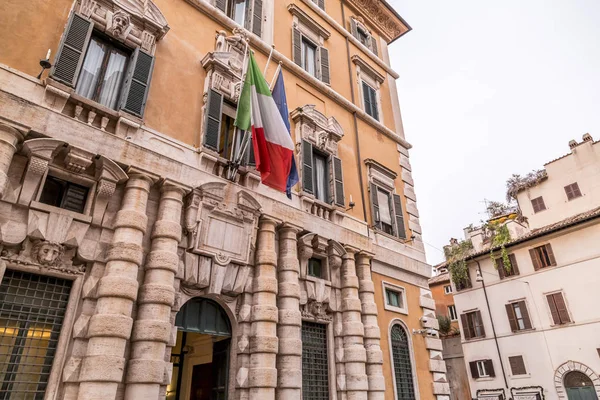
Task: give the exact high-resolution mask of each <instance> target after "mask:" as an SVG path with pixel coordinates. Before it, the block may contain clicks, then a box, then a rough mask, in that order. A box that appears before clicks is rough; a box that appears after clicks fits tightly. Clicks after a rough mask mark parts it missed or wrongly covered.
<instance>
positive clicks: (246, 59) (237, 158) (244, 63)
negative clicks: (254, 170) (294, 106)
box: [228, 38, 250, 180]
mask: <svg viewBox="0 0 600 400" xmlns="http://www.w3.org/2000/svg"><path fill="white" fill-rule="evenodd" d="M249 42H250V39H248V38H246V46H245V48H244V60H243V61H242V74H241V77H240V96H241V95H242V90H243V89H244V81H245V78H246V73H247V72H248V62H249V61H250V58H249V57H248V43H249ZM238 102H239V97H238ZM247 136H248V132H244V138H243V139H242V146H241V147H244V148H245V145H244V143H245V142H246V137H247ZM240 150H241V149H238V154H236V156H235V158H234V159H233V162H232V163H230V164H229V171H228V172H229V174H228V175H229V180H233V179H234V178H235V175H236V173H237V169H238V167H239V163H240V161H241V158H242V157H243V154H244V153H241V152H240Z"/></svg>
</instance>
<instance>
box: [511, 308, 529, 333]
mask: <svg viewBox="0 0 600 400" xmlns="http://www.w3.org/2000/svg"><path fill="white" fill-rule="evenodd" d="M505 307H506V314H507V315H508V323H509V324H510V329H511V330H512V331H513V332H518V331H524V330H526V329H531V328H532V326H531V319H530V318H529V311H528V310H527V305H526V304H525V302H524V301H517V302H514V303H510V304H506V306H505Z"/></svg>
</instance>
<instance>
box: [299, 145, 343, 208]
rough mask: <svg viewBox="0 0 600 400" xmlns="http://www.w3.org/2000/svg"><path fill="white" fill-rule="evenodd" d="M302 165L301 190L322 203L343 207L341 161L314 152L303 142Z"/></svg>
mask: <svg viewBox="0 0 600 400" xmlns="http://www.w3.org/2000/svg"><path fill="white" fill-rule="evenodd" d="M302 164H303V167H302V186H303V190H304V191H305V192H306V193H310V194H312V195H314V196H315V198H316V199H317V200H320V201H322V202H324V203H335V204H336V205H338V206H342V207H343V206H344V204H345V201H344V181H343V177H342V161H341V160H340V159H339V158H337V157H335V156H333V155H328V154H325V153H322V152H320V151H319V150H316V149H315V148H314V146H313V145H312V143H310V142H309V141H307V140H303V141H302ZM332 180H333V182H332Z"/></svg>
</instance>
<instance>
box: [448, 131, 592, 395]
mask: <svg viewBox="0 0 600 400" xmlns="http://www.w3.org/2000/svg"><path fill="white" fill-rule="evenodd" d="M569 145H570V148H571V152H570V153H569V154H567V155H566V156H563V157H561V158H558V159H556V160H554V161H551V162H549V163H548V164H546V165H545V171H543V172H539V173H536V174H531V175H530V176H529V177H528V178H527V179H524V180H521V181H519V182H517V184H516V185H512V188H511V190H512V192H513V194H514V195H515V197H516V199H517V201H518V205H519V208H520V210H521V213H522V217H524V218H523V219H521V218H518V219H517V220H515V219H511V218H508V219H507V218H505V217H502V218H501V219H500V221H502V220H504V219H506V222H503V224H505V226H506V227H507V228H508V230H509V232H510V233H511V238H510V240H509V241H508V242H507V243H505V244H504V246H505V248H506V251H507V255H508V259H509V260H510V267H508V268H505V267H506V265H505V262H504V261H502V259H501V258H498V259H496V265H497V268H496V267H495V266H494V263H493V262H492V259H491V257H490V250H493V251H494V253H495V255H496V257H499V256H500V254H501V251H502V250H501V247H500V246H495V247H494V248H493V249H490V245H489V242H488V238H486V237H485V231H482V229H470V230H467V232H468V235H467V238H469V239H471V240H472V242H473V247H474V248H473V250H472V251H471V252H470V254H469V255H468V256H467V257H466V261H467V266H468V280H467V281H465V282H463V283H461V284H460V285H458V286H459V287H462V290H459V291H458V292H456V293H455V294H454V299H455V302H456V308H457V312H458V314H459V319H460V321H461V322H460V324H461V331H462V336H463V352H464V356H465V362H466V365H467V368H468V369H469V371H470V386H471V391H472V396H473V398H478V399H509V398H512V399H514V400H524V399H547V400H556V399H569V400H580V399H598V398H599V397H598V396H600V378H599V374H600V336H599V335H598V332H599V331H600V312H599V311H598V307H596V304H598V302H600V292H599V291H598V287H599V286H600V275H599V274H598V270H599V268H600V248H599V247H598V242H599V241H600V207H599V205H600V201H599V200H600V144H598V142H594V141H593V140H592V137H591V136H590V135H589V134H586V135H584V137H583V141H582V142H581V143H577V142H575V141H571V142H570V143H569ZM518 220H520V221H521V222H518ZM525 221H528V222H529V226H527V224H526V222H525ZM456 283H457V282H454V287H455V289H456V287H457V285H456Z"/></svg>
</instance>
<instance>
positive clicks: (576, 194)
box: [565, 182, 583, 201]
mask: <svg viewBox="0 0 600 400" xmlns="http://www.w3.org/2000/svg"><path fill="white" fill-rule="evenodd" d="M565 194H566V195H567V201H572V200H575V199H578V198H580V197H583V194H582V193H581V189H579V184H578V183H577V182H573V183H571V184H569V185H567V186H565Z"/></svg>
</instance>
